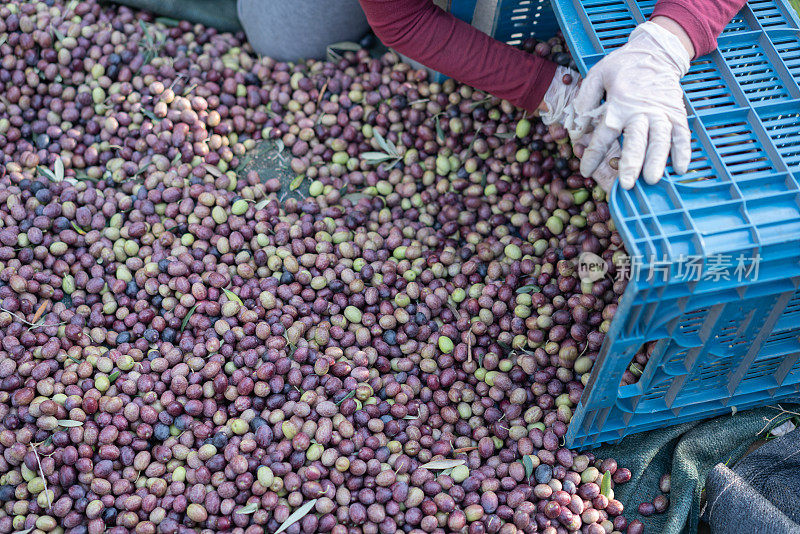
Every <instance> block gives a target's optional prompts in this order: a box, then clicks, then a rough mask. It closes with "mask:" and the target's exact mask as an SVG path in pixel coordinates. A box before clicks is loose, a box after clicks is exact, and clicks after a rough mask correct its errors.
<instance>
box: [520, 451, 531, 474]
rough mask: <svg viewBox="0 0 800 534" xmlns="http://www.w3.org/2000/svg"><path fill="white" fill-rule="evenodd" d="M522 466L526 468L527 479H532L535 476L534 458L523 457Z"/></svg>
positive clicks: (528, 455) (527, 455) (529, 456)
mask: <svg viewBox="0 0 800 534" xmlns="http://www.w3.org/2000/svg"><path fill="white" fill-rule="evenodd" d="M522 465H523V466H524V467H525V478H530V477H531V475H532V474H533V456H531V455H530V454H526V455H525V456H523V457H522Z"/></svg>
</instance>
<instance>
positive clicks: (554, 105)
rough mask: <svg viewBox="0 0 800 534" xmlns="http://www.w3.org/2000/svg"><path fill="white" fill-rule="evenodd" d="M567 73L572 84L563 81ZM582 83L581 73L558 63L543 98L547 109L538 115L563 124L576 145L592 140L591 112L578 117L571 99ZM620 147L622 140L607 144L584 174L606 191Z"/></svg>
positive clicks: (610, 181)
mask: <svg viewBox="0 0 800 534" xmlns="http://www.w3.org/2000/svg"><path fill="white" fill-rule="evenodd" d="M565 75H569V76H570V77H572V82H571V83H570V84H565V83H564V82H563V80H564V76H565ZM580 85H581V76H580V74H579V73H578V72H576V71H574V70H572V69H569V68H567V67H561V66H559V67H558V68H557V69H556V74H555V76H553V81H552V82H551V83H550V87H549V88H548V89H547V92H546V93H545V95H544V98H543V99H542V100H543V102H544V104H545V105H546V106H547V111H542V112H540V113H539V117H540V118H541V119H542V122H543V123H545V124H547V125H548V126H549V125H550V124H553V123H558V124H561V125H562V126H564V128H566V130H567V132H568V133H569V137H570V141H572V144H573V145H583V146H584V147H586V146H589V144H590V143H591V139H592V126H593V122H592V121H591V120H590V119H589V117H588V116H582V117H578V116H577V115H576V113H575V111H574V109H573V106H572V101H573V100H574V99H575V97H576V96H577V95H578V92H579V87H580ZM579 121H582V122H579ZM620 151H621V150H620V146H619V142H618V141H616V140H614V142H613V143H611V144H610V145H609V146H608V147H607V148H606V151H605V153H604V154H603V157H602V158H601V159H600V161H598V162H597V163H596V164H595V166H594V169H592V172H591V173H590V174H584V176H591V177H592V178H594V181H595V182H597V183H598V185H600V187H602V188H603V189H604V190H605V191H610V190H611V186H612V185H614V180H615V179H616V177H617V170H616V169H614V168H613V167H612V166H611V164H610V161H611V160H612V159H614V158H617V159H619V157H620Z"/></svg>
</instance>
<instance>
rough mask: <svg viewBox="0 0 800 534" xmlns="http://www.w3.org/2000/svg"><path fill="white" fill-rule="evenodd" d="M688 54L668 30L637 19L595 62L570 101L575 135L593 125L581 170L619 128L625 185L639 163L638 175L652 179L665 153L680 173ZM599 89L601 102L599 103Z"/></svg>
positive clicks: (594, 161)
mask: <svg viewBox="0 0 800 534" xmlns="http://www.w3.org/2000/svg"><path fill="white" fill-rule="evenodd" d="M690 61H691V57H690V54H689V52H688V51H687V49H686V48H685V47H684V46H683V45H682V44H681V41H680V40H679V39H678V38H677V37H676V36H675V35H674V34H673V33H671V32H670V31H669V30H667V29H665V28H663V27H661V26H659V25H658V24H655V23H654V22H645V23H643V24H640V25H639V26H638V27H637V28H636V29H635V30H634V31H633V32H632V33H631V35H630V38H629V39H628V43H627V44H625V45H624V46H623V47H622V48H619V49H618V50H615V51H614V52H612V53H610V54H609V55H608V56H606V57H605V58H603V59H602V60H601V61H600V62H599V63H598V64H597V65H595V66H594V67H593V68H592V69H591V70H590V71H589V74H588V75H587V76H586V79H585V80H583V83H582V84H581V87H580V89H579V90H578V94H577V95H576V96H575V98H574V100H573V101H572V103H571V106H572V108H573V109H572V111H573V112H574V118H573V125H574V126H573V127H574V129H575V135H578V134H580V133H585V132H588V131H589V130H590V129H591V128H592V127H593V126H594V133H593V135H592V140H591V142H590V143H589V146H588V147H587V149H586V151H585V152H584V155H583V159H582V160H581V173H582V174H583V175H584V176H589V175H592V174H593V173H594V172H595V171H596V169H597V168H598V166H599V165H600V164H601V162H602V161H603V160H604V158H605V156H606V154H607V153H608V150H609V148H610V147H611V146H613V145H614V143H616V142H617V138H618V137H619V135H620V133H623V132H624V138H623V147H622V158H621V160H620V165H619V177H620V183H621V185H622V187H624V188H625V189H630V188H631V187H633V184H634V183H635V182H636V179H637V178H638V177H639V173H640V172H641V171H642V166H643V165H644V173H643V174H644V179H645V181H646V182H647V183H649V184H654V183H656V182H658V181H659V180H660V179H661V177H662V175H663V174H664V168H665V167H666V164H667V156H668V155H669V154H670V149H671V153H672V166H673V168H674V169H675V171H676V172H678V173H680V174H684V173H685V172H686V171H687V170H688V168H689V163H690V161H691V134H690V132H689V126H688V123H687V120H686V108H685V107H684V105H683V92H682V91H681V86H680V79H681V77H683V76H684V75H685V74H686V72H687V71H688V70H689V62H690ZM604 92H605V98H606V101H605V103H603V104H601V103H600V101H601V99H602V98H603V93H604Z"/></svg>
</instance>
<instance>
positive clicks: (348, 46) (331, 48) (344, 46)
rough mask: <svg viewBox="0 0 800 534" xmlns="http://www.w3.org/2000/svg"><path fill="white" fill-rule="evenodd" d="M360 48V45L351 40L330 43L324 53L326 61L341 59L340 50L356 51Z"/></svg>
mask: <svg viewBox="0 0 800 534" xmlns="http://www.w3.org/2000/svg"><path fill="white" fill-rule="evenodd" d="M359 50H361V45H359V44H358V43H354V42H352V41H339V42H338V43H331V44H329V45H328V46H327V48H326V50H325V55H326V56H327V58H328V61H331V62H336V61H339V60H340V59H342V56H343V54H342V53H341V52H357V51H359Z"/></svg>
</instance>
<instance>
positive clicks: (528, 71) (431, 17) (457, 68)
mask: <svg viewBox="0 0 800 534" xmlns="http://www.w3.org/2000/svg"><path fill="white" fill-rule="evenodd" d="M359 1H360V2H361V7H362V8H363V9H364V13H366V15H367V20H368V21H369V23H370V26H372V29H373V31H374V32H375V35H377V36H378V38H379V39H380V40H381V41H382V42H383V44H385V45H386V46H390V47H392V48H394V49H395V50H397V51H398V52H400V53H401V54H404V55H406V56H408V57H410V58H411V59H414V60H416V61H419V62H420V63H422V64H423V65H425V66H427V67H429V68H431V69H433V70H436V71H439V72H441V73H443V74H445V75H446V76H450V77H451V78H454V79H456V80H458V81H460V82H462V83H465V84H468V85H471V86H472V87H475V88H477V89H481V90H483V91H486V92H488V93H491V94H493V95H495V96H497V97H499V98H503V99H506V100H508V101H509V102H511V103H512V104H514V105H516V106H519V107H521V108H523V109H525V110H527V111H528V112H533V111H534V110H536V108H537V107H538V106H539V104H540V102H541V101H542V98H543V97H544V94H545V92H546V91H547V89H548V87H549V86H550V82H551V81H552V79H553V75H554V74H555V71H556V65H555V64H554V63H552V62H550V61H547V60H545V59H542V58H540V57H537V56H533V55H531V54H527V53H525V52H523V51H522V50H518V49H516V48H513V47H511V46H509V45H507V44H505V43H501V42H500V41H497V40H495V39H493V38H491V37H489V36H488V35H486V34H485V33H483V32H481V31H480V30H477V29H476V28H473V27H472V26H470V25H469V24H467V23H466V22H464V21H462V20H459V19H457V18H456V17H455V16H453V15H452V14H451V13H447V12H445V11H443V10H441V9H440V8H438V7H437V6H436V5H435V4H434V3H433V1H432V0H359Z"/></svg>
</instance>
